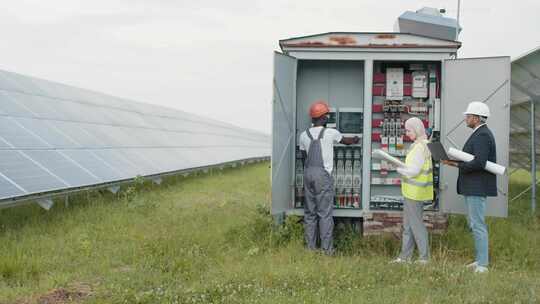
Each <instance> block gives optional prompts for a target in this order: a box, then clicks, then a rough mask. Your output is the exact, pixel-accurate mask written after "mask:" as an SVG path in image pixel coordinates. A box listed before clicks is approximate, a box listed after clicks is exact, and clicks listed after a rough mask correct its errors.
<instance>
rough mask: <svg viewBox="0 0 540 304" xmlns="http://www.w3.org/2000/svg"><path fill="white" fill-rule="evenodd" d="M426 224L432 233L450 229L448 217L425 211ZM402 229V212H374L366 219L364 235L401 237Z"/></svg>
mask: <svg viewBox="0 0 540 304" xmlns="http://www.w3.org/2000/svg"><path fill="white" fill-rule="evenodd" d="M424 223H425V224H426V227H427V229H428V231H429V232H430V233H437V234H440V233H444V232H446V229H447V228H448V215H446V214H443V213H439V212H434V211H424ZM402 229H403V213H402V212H373V213H371V216H370V217H364V223H363V234H364V235H377V234H384V233H390V234H394V235H399V236H400V235H401V231H402Z"/></svg>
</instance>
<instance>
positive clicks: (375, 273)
mask: <svg viewBox="0 0 540 304" xmlns="http://www.w3.org/2000/svg"><path fill="white" fill-rule="evenodd" d="M527 182H528V181H527V180H526V176H525V175H524V173H518V174H517V175H515V176H513V179H512V184H511V191H512V194H517V193H519V192H520V191H521V189H524V188H525V187H526V186H527ZM269 193H270V191H269V169H268V163H261V164H256V165H250V166H246V167H242V168H236V169H226V170H224V171H213V172H210V173H208V174H200V175H198V176H189V177H185V178H169V179H167V180H165V181H164V183H163V184H162V185H161V186H154V185H152V184H150V183H147V182H145V183H142V182H138V183H137V185H136V186H130V187H126V188H124V189H123V190H122V191H121V192H120V193H119V194H117V195H113V194H110V193H107V192H97V191H94V192H88V193H83V194H80V195H77V196H76V197H72V198H71V205H70V206H69V207H65V206H64V205H63V201H58V202H57V205H55V206H54V207H53V209H51V210H50V211H48V212H46V211H43V210H41V209H40V208H39V207H37V206H25V207H18V208H12V209H7V210H2V211H0V303H14V302H16V301H20V302H19V303H23V301H28V302H30V303H32V301H34V302H36V301H37V299H38V298H39V297H40V296H41V295H45V294H47V293H49V292H50V291H51V290H54V289H60V288H63V289H66V290H70V289H76V288H77V286H90V287H89V288H91V291H92V292H91V294H90V295H89V296H87V297H85V298H83V299H82V300H80V301H81V302H84V303H538V302H540V218H539V217H538V216H532V215H531V214H530V212H529V210H530V209H529V198H528V197H526V196H525V197H523V198H522V199H521V200H520V201H517V202H513V203H512V204H511V205H510V216H509V218H507V219H489V227H490V246H491V247H490V249H491V252H490V256H491V263H492V267H491V269H490V273H489V274H487V275H475V274H473V273H471V272H470V271H469V270H467V269H464V267H463V265H464V264H465V263H467V262H469V261H471V260H472V258H473V245H472V244H473V243H472V238H471V236H470V234H469V232H468V231H467V228H466V225H465V220H464V218H463V217H462V216H452V217H451V218H450V228H449V230H448V233H446V234H445V235H442V236H432V237H431V248H432V255H433V262H432V263H431V264H430V265H429V266H425V267H422V266H415V265H408V266H401V265H388V261H389V260H390V259H391V258H393V257H394V256H395V255H396V254H397V250H398V248H399V245H400V242H399V240H397V239H393V238H390V237H370V238H363V239H362V238H359V237H357V236H355V235H354V234H353V233H352V232H351V231H350V230H349V228H347V227H342V226H340V227H337V231H338V235H337V239H336V244H337V247H338V255H337V256H336V257H326V256H323V255H319V254H316V253H311V252H307V251H306V250H305V249H304V248H303V243H302V226H301V224H300V223H299V222H298V220H299V219H298V218H294V217H290V218H288V219H287V222H286V224H285V225H284V226H282V227H277V228H276V227H274V226H273V223H272V220H271V218H270V216H269V212H268V210H269V209H268V208H269V197H270V196H269V195H270V194H269Z"/></svg>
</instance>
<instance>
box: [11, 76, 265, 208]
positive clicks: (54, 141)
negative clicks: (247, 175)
mask: <svg viewBox="0 0 540 304" xmlns="http://www.w3.org/2000/svg"><path fill="white" fill-rule="evenodd" d="M269 155H270V138H269V136H267V135H265V134H262V133H259V132H256V131H252V130H246V129H242V128H239V127H236V126H233V125H230V124H228V123H225V122H219V121H215V120H211V119H208V118H205V117H200V116H197V115H193V114H188V113H185V112H181V111H178V110H173V109H169V108H165V107H161V106H152V105H148V104H143V103H139V102H134V101H130V100H126V99H122V98H118V97H114V96H108V95H105V94H102V93H98V92H93V91H89V90H85V89H79V88H75V87H70V86H66V85H63V84H59V83H55V82H51V81H47V80H41V79H36V78H32V77H27V76H23V75H20V74H15V73H11V72H5V71H0V205H2V204H5V205H8V203H12V202H13V201H17V200H25V199H29V198H35V197H39V196H42V195H49V194H52V193H62V191H67V190H70V189H71V190H72V189H77V188H80V187H92V186H98V185H104V184H105V185H109V184H111V183H115V182H121V181H125V180H129V179H132V178H134V177H136V176H153V175H159V174H163V173H169V172H176V171H181V170H185V169H192V168H199V167H206V166H212V165H218V164H222V163H226V162H232V161H239V160H245V159H251V158H263V157H268V156H269Z"/></svg>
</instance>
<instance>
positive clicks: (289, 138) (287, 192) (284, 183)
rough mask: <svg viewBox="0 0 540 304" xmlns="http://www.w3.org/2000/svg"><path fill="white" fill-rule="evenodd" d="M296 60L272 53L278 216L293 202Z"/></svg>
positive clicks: (275, 204)
mask: <svg viewBox="0 0 540 304" xmlns="http://www.w3.org/2000/svg"><path fill="white" fill-rule="evenodd" d="M296 66H297V60H296V59H295V58H293V57H290V56H287V55H284V54H281V53H278V52H275V53H274V93H273V101H272V180H271V182H272V214H273V215H276V216H279V215H282V214H284V213H285V211H287V209H288V206H290V205H291V204H292V201H293V188H292V187H293V169H292V166H293V157H294V152H295V150H294V136H295V129H296V128H295V125H294V112H295V111H294V109H295V96H296V94H295V93H296V92H295V83H296Z"/></svg>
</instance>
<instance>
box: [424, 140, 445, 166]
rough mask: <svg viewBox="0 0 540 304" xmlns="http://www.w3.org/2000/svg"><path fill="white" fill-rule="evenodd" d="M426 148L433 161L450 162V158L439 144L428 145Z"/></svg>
mask: <svg viewBox="0 0 540 304" xmlns="http://www.w3.org/2000/svg"><path fill="white" fill-rule="evenodd" d="M427 146H428V148H429V151H430V152H431V157H433V160H435V161H437V162H440V161H441V160H450V157H448V154H446V151H445V149H444V147H443V145H442V144H441V143H440V142H432V143H428V144H427Z"/></svg>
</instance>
